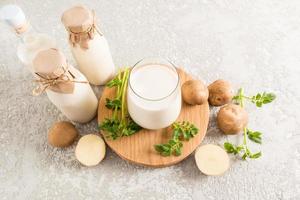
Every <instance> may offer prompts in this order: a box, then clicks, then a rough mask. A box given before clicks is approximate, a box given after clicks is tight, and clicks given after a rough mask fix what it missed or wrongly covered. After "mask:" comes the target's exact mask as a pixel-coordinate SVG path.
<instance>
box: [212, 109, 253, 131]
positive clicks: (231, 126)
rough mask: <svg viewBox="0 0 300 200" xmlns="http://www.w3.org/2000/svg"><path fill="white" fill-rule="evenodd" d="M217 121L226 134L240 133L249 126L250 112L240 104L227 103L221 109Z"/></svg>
mask: <svg viewBox="0 0 300 200" xmlns="http://www.w3.org/2000/svg"><path fill="white" fill-rule="evenodd" d="M217 123H218V127H219V128H220V129H221V130H222V131H223V132H224V133H225V134H230V135H231V134H238V133H240V132H241V131H242V130H243V129H244V128H245V127H246V126H247V124H248V114H247V112H246V111H245V109H243V108H242V107H241V106H239V105H235V104H227V105H225V106H223V107H222V108H221V109H220V110H219V112H218V115H217Z"/></svg>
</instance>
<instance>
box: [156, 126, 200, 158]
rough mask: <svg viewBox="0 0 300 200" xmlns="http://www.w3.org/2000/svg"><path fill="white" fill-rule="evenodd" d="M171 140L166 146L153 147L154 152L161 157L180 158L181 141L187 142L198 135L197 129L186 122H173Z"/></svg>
mask: <svg viewBox="0 0 300 200" xmlns="http://www.w3.org/2000/svg"><path fill="white" fill-rule="evenodd" d="M172 131H173V135H172V139H170V140H169V141H168V143H166V144H157V145H154V148H155V150H156V151H157V152H158V153H160V154H161V155H162V156H171V155H175V156H180V155H181V153H182V147H183V143H182V142H181V140H189V139H190V138H192V137H194V136H195V135H196V134H197V133H198V128H197V127H196V126H195V125H194V124H192V123H190V122H187V121H183V122H175V123H173V124H172Z"/></svg>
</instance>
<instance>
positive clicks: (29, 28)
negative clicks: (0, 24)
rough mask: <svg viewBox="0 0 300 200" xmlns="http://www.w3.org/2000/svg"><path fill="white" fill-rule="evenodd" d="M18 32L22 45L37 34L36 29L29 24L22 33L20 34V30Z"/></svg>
mask: <svg viewBox="0 0 300 200" xmlns="http://www.w3.org/2000/svg"><path fill="white" fill-rule="evenodd" d="M16 32H17V36H18V37H19V38H20V41H21V42H22V43H27V42H29V41H28V40H30V38H31V37H30V36H33V35H35V34H37V32H36V31H35V29H34V28H33V27H32V26H31V25H30V24H28V25H27V27H26V29H24V30H22V31H21V32H18V30H16Z"/></svg>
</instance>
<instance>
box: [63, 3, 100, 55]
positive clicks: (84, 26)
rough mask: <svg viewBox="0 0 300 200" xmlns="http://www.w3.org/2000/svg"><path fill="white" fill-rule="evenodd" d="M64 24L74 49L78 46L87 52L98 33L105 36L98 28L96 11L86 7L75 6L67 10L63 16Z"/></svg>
mask: <svg viewBox="0 0 300 200" xmlns="http://www.w3.org/2000/svg"><path fill="white" fill-rule="evenodd" d="M62 22H63V24H64V25H65V27H66V30H67V31H68V33H69V41H70V43H71V44H72V45H73V46H74V47H75V46H76V45H77V44H78V45H79V46H80V48H82V49H85V50H86V49H88V48H89V41H90V40H93V39H94V36H95V33H96V32H97V33H98V34H99V35H101V36H102V35H103V34H102V33H101V32H100V31H99V29H98V28H97V25H96V19H95V12H94V10H92V11H90V10H89V9H87V8H86V7H85V6H75V7H72V8H70V9H69V10H66V11H65V12H64V13H63V15H62Z"/></svg>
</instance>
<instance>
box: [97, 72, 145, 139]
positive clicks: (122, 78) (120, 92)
mask: <svg viewBox="0 0 300 200" xmlns="http://www.w3.org/2000/svg"><path fill="white" fill-rule="evenodd" d="M129 73H130V68H125V69H124V70H123V71H120V72H119V73H118V75H117V76H116V77H115V78H114V79H112V80H111V81H109V82H108V83H107V84H106V86H107V87H109V88H113V87H116V97H115V99H109V98H107V99H106V104H105V106H106V107H107V108H108V109H111V110H113V114H112V118H106V119H104V120H103V122H102V123H101V124H100V125H99V129H100V130H103V131H104V132H105V137H107V138H110V139H113V140H115V139H117V138H119V137H123V136H130V135H132V134H134V133H136V132H138V131H139V130H141V127H140V126H139V125H137V124H136V123H135V122H134V121H133V120H132V119H131V118H130V116H129V114H128V110H127V105H126V92H127V86H128V78H129Z"/></svg>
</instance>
